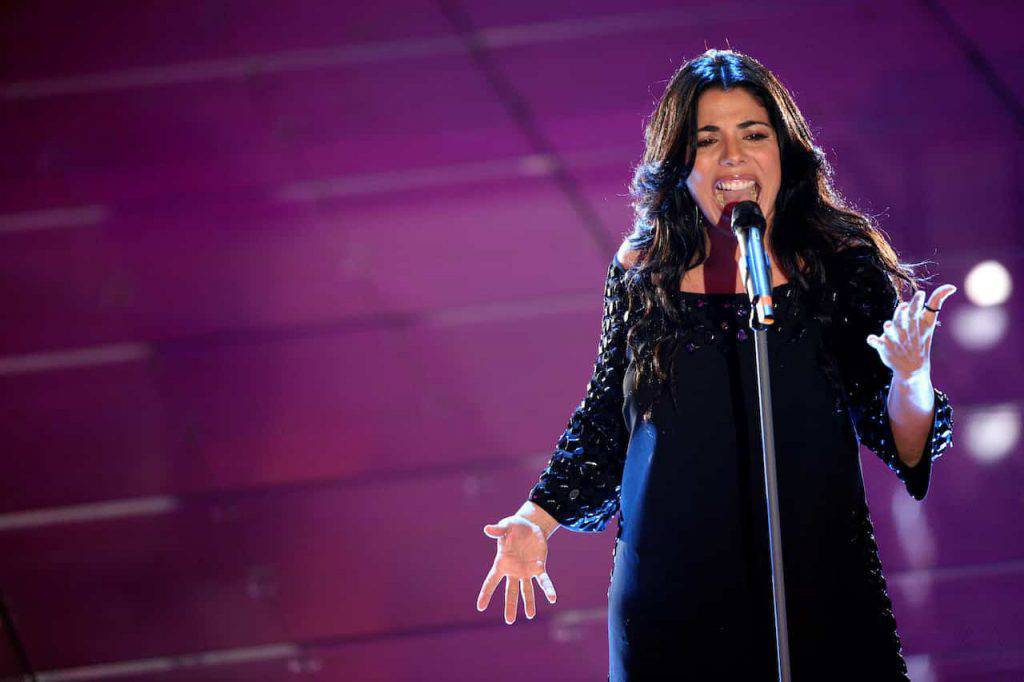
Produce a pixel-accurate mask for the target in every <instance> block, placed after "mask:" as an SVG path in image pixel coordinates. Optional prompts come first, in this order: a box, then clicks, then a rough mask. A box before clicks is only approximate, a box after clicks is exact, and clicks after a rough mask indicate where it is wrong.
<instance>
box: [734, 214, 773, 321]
mask: <svg viewBox="0 0 1024 682" xmlns="http://www.w3.org/2000/svg"><path fill="white" fill-rule="evenodd" d="M731 223H732V231H733V232H734V233H735V234H736V239H738V240H739V242H740V256H741V257H740V261H741V262H745V263H746V266H747V275H746V284H747V294H748V295H749V296H750V304H751V307H752V308H753V311H754V313H755V314H756V321H755V319H754V315H751V327H753V328H754V329H764V328H765V327H766V326H768V325H770V324H774V323H775V309H774V308H773V306H772V268H771V264H770V263H769V261H768V254H767V253H765V250H764V243H763V237H764V231H765V220H764V214H763V213H761V207H760V206H758V205H757V202H755V201H750V200H747V201H741V202H739V203H737V204H736V205H735V206H733V209H732V219H731Z"/></svg>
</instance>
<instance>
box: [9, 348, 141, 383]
mask: <svg viewBox="0 0 1024 682" xmlns="http://www.w3.org/2000/svg"><path fill="white" fill-rule="evenodd" d="M151 354H152V348H151V347H150V345H149V344H146V343H112V344H106V345H102V346H89V347H86V348H68V349H63V350H53V351H39V352H36V353H26V354H24V355H5V356H0V376H11V375H17V374H34V373H37V372H52V371H55V370H63V369H75V368H79V367H95V366H97V365H116V364H121V363H126V362H138V361H140V360H145V359H147V358H149V356H150V355H151Z"/></svg>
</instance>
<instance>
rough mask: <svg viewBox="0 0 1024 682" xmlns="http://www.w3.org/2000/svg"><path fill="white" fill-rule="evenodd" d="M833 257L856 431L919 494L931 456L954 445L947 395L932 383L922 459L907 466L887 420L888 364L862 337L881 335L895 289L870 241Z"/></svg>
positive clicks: (840, 352) (843, 362) (841, 349)
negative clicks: (932, 398)
mask: <svg viewBox="0 0 1024 682" xmlns="http://www.w3.org/2000/svg"><path fill="white" fill-rule="evenodd" d="M836 258H837V261H838V269H837V271H835V275H834V281H835V292H836V297H835V302H836V306H837V307H836V315H837V316H838V319H837V323H838V324H837V326H838V331H839V334H838V335H837V336H836V337H835V338H836V343H837V346H838V348H837V349H836V351H837V353H836V354H837V360H838V364H839V369H840V375H841V377H842V381H843V387H844V390H845V394H846V398H847V405H848V406H849V410H850V415H851V417H852V419H853V423H854V426H855V427H856V431H857V437H858V439H859V441H860V443H861V444H862V445H864V446H866V447H867V448H868V449H869V450H871V451H872V452H874V453H875V454H876V455H878V456H879V457H880V458H881V460H882V461H883V462H885V464H886V465H887V466H888V467H889V468H890V469H891V470H892V471H894V472H895V473H896V475H897V476H898V477H899V479H900V480H901V481H902V482H903V484H904V485H905V486H906V489H907V492H908V493H910V495H911V496H913V497H914V499H917V500H921V499H924V497H925V495H926V494H927V492H928V484H929V482H930V480H931V470H932V462H933V461H934V460H935V459H937V458H938V457H939V456H940V455H941V454H942V453H943V451H944V450H946V449H947V448H949V447H951V446H952V445H953V408H952V406H951V405H950V402H949V397H948V396H947V395H946V394H945V393H944V392H943V391H941V390H939V389H937V388H936V389H934V391H935V409H934V412H933V418H932V424H931V428H930V430H929V432H928V438H927V439H926V440H925V445H924V450H923V452H922V456H921V459H920V461H919V462H918V463H917V464H916V465H914V466H913V467H910V466H907V465H906V464H904V462H903V460H901V459H900V458H899V456H898V454H897V450H896V440H895V438H894V437H893V433H892V427H891V424H890V422H889V410H888V396H889V387H890V385H891V383H892V370H891V369H889V368H888V367H886V366H885V364H884V363H883V362H882V360H881V358H880V357H879V355H878V351H876V350H875V349H874V348H872V347H871V346H869V345H868V344H867V342H866V338H867V336H868V334H878V335H881V333H882V325H883V324H884V323H885V321H886V320H890V319H892V316H893V313H894V312H895V310H896V306H897V304H898V303H899V294H898V292H897V290H896V288H895V286H894V285H893V283H892V281H891V280H890V278H889V276H888V275H887V274H886V273H885V272H884V271H883V270H882V269H881V268H880V267H879V266H877V265H876V264H875V263H874V262H873V260H872V248H871V247H867V246H857V247H852V248H849V249H846V250H845V251H843V252H841V253H840V254H838V255H837V256H836Z"/></svg>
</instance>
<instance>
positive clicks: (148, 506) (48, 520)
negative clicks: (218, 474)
mask: <svg viewBox="0 0 1024 682" xmlns="http://www.w3.org/2000/svg"><path fill="white" fill-rule="evenodd" d="M178 507H179V500H178V498H176V497H172V496H166V495H164V496H154V497H135V498H131V499H125V500H106V501H103V502H89V503H86V504H75V505H69V506H66V507H49V508H46V509H30V510H26V511H17V512H8V513H5V514H0V531H5V530H21V529H24V528H40V527H45V526H57V525H63V524H67V523H83V522H89V521H106V520H110V519H120V518H125V517H132V516H151V515H153V514H169V513H171V512H173V511H175V510H177V509H178Z"/></svg>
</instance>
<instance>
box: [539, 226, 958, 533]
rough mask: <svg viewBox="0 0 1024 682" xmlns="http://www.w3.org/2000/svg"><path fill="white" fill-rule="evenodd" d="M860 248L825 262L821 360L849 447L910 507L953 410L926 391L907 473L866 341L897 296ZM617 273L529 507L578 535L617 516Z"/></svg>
mask: <svg viewBox="0 0 1024 682" xmlns="http://www.w3.org/2000/svg"><path fill="white" fill-rule="evenodd" d="M871 256H872V251H871V248H870V247H867V246H857V247H852V248H848V249H845V250H843V251H841V252H838V253H835V254H832V255H831V256H830V257H829V258H828V259H827V261H826V273H827V275H826V277H827V283H826V287H825V290H824V291H823V292H821V293H822V294H823V295H821V296H820V297H819V298H817V299H816V301H818V303H817V304H816V307H815V309H814V310H815V312H816V313H817V314H818V315H819V316H821V317H822V319H823V321H825V322H826V324H827V326H828V327H829V330H830V336H829V338H830V341H829V342H828V343H827V344H826V345H827V346H828V348H827V349H825V358H826V362H827V364H828V365H830V366H829V367H828V368H827V369H828V372H829V374H830V376H833V377H834V378H835V379H834V380H835V381H836V382H837V383H838V384H839V385H840V388H841V391H840V394H841V395H842V396H843V399H844V401H845V405H846V407H847V409H848V410H849V415H850V417H851V419H852V421H853V424H854V426H855V430H856V433H857V437H858V440H859V442H860V443H861V444H863V445H864V446H866V447H867V448H868V449H870V450H871V451H872V452H874V453H875V454H876V455H878V456H879V457H880V458H881V459H882V461H883V462H885V464H886V465H888V467H889V468H890V469H891V470H892V471H894V472H895V473H896V475H897V476H898V477H899V479H900V480H901V481H903V483H904V485H905V486H906V489H907V491H908V492H909V493H910V495H912V496H913V497H914V498H915V499H918V500H921V499H923V498H924V497H925V494H926V493H927V490H928V482H929V480H930V477H931V466H932V462H933V461H934V460H935V459H936V458H938V457H939V456H940V455H941V454H942V453H943V451H944V450H946V449H947V448H949V447H951V446H952V444H953V409H952V407H951V405H950V402H949V398H948V397H947V395H946V394H945V393H944V392H943V391H940V390H939V389H935V411H934V418H933V421H932V425H931V430H930V432H929V434H928V438H927V440H926V442H925V447H924V452H923V453H922V457H921V460H920V461H919V462H918V464H917V465H915V466H914V467H908V466H906V464H904V463H903V461H902V460H901V459H900V458H899V456H898V455H897V451H896V443H895V439H894V438H893V434H892V429H891V427H890V423H889V414H888V408H887V397H888V393H889V385H890V383H891V381H892V370H890V369H889V368H888V367H886V366H885V364H884V363H883V362H882V361H881V359H880V358H879V356H878V353H877V351H876V350H875V349H873V348H872V347H870V346H869V345H867V343H866V342H865V338H866V337H867V335H868V334H871V333H874V334H880V333H881V331H882V324H883V323H884V322H885V321H886V320H889V319H891V318H892V315H893V312H894V311H895V309H896V306H897V304H898V303H899V294H898V292H897V290H896V288H895V287H894V286H893V284H892V282H891V280H890V279H889V277H888V275H887V274H886V273H884V272H883V271H881V270H880V269H879V268H878V267H877V266H876V265H875V264H874V261H873V260H872V258H871ZM625 274H626V273H625V270H623V268H622V267H621V266H620V265H619V264H618V262H617V261H615V260H613V261H612V263H611V264H610V265H609V267H608V275H607V279H606V282H605V289H604V315H603V318H602V321H601V337H600V342H599V344H598V353H597V360H596V361H595V363H594V371H593V375H592V376H591V378H590V382H589V384H588V386H587V392H586V397H585V398H584V399H583V401H582V402H581V403H580V404H579V406H578V407H577V408H576V409H575V410H574V411H573V412H572V415H571V417H570V418H569V422H568V424H567V426H566V428H565V431H564V432H563V433H562V436H561V437H560V438H559V440H558V444H557V446H556V448H555V451H554V454H553V455H552V457H551V459H550V461H549V463H548V465H547V467H546V468H545V469H544V471H543V473H542V474H541V476H540V479H539V481H538V482H537V484H536V485H535V486H534V487H533V489H532V490H531V491H530V494H529V499H530V500H531V501H532V502H534V503H535V504H537V505H538V506H540V507H541V508H543V509H544V510H545V511H547V512H548V513H549V514H551V516H553V517H554V518H555V519H556V520H557V521H558V522H559V523H560V524H561V525H562V526H565V527H566V528H569V529H570V530H575V531H581V532H595V531H602V530H604V528H605V527H606V526H607V524H608V522H609V521H610V520H611V518H612V517H613V516H614V515H615V513H616V512H617V511H618V508H619V493H620V485H621V482H622V472H623V466H624V463H625V457H626V450H627V446H628V443H629V437H630V434H629V431H628V429H627V425H626V421H625V419H624V418H623V411H622V408H623V399H624V396H623V380H624V378H625V374H626V370H627V366H628V364H629V362H628V358H627V352H626V333H627V331H628V327H627V324H628V323H627V321H626V319H625V318H626V314H625V313H626V295H625V290H624V276H625Z"/></svg>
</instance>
